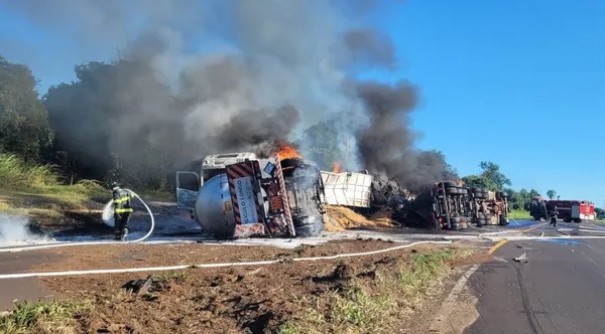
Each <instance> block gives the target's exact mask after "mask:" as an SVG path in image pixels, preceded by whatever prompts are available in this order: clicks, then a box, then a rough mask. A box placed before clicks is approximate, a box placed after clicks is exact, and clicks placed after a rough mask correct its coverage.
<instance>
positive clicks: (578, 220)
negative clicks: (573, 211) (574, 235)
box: [573, 218, 582, 224]
mask: <svg viewBox="0 0 605 334" xmlns="http://www.w3.org/2000/svg"><path fill="white" fill-rule="evenodd" d="M573 222H574V223H578V224H579V223H581V222H582V219H580V218H575V219H574V220H573Z"/></svg>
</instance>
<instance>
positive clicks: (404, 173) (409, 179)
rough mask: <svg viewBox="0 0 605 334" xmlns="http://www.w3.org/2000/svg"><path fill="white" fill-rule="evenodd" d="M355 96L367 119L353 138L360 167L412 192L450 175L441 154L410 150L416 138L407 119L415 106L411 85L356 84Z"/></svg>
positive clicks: (412, 148) (415, 91)
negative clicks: (366, 124) (357, 148)
mask: <svg viewBox="0 0 605 334" xmlns="http://www.w3.org/2000/svg"><path fill="white" fill-rule="evenodd" d="M357 95H358V97H359V98H360V99H361V101H362V102H363V104H364V106H365V111H366V113H367V114H368V117H369V120H370V123H369V125H368V126H367V127H363V128H362V129H361V130H360V131H359V133H358V138H357V140H358V146H359V153H360V158H361V160H362V162H363V164H364V166H366V167H367V168H368V169H370V170H373V171H376V172H379V173H383V174H385V175H386V176H387V177H389V178H391V179H394V180H396V181H397V182H399V183H400V184H401V185H402V186H404V187H406V188H408V189H410V190H412V191H418V190H421V189H422V188H425V187H427V186H428V185H431V184H432V183H434V182H436V181H438V180H442V179H443V178H449V177H451V176H452V175H451V172H450V171H449V169H448V165H447V163H446V162H445V157H444V156H443V154H441V153H440V152H435V151H420V150H417V149H416V148H415V147H414V139H415V137H416V135H415V133H414V132H413V131H412V130H411V128H410V119H409V115H410V113H411V112H412V111H413V110H414V108H415V107H416V104H417V89H416V88H415V87H414V86H412V85H410V84H409V83H407V82H399V83H397V84H396V85H394V86H390V85H386V84H382V83H377V82H361V83H359V84H358V85H357Z"/></svg>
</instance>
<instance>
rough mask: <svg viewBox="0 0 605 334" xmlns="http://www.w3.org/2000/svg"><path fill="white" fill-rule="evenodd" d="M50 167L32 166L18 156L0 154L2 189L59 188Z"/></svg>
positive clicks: (0, 187) (0, 182) (0, 184)
mask: <svg viewBox="0 0 605 334" xmlns="http://www.w3.org/2000/svg"><path fill="white" fill-rule="evenodd" d="M59 185H60V183H59V179H58V177H57V174H56V173H55V172H54V170H53V167H52V166H50V165H31V164H28V163H26V162H25V161H23V160H22V159H21V158H19V157H17V156H16V155H11V154H0V189H7V190H23V189H28V190H37V189H42V188H48V187H52V186H59Z"/></svg>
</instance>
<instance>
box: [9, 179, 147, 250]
mask: <svg viewBox="0 0 605 334" xmlns="http://www.w3.org/2000/svg"><path fill="white" fill-rule="evenodd" d="M126 190H127V191H129V192H131V193H132V194H133V195H134V196H135V197H136V198H137V199H138V200H139V201H140V202H141V203H142V204H143V206H144V207H145V209H146V210H147V212H148V213H149V217H150V219H151V224H150V227H149V231H148V232H147V234H145V235H144V236H142V237H140V238H138V239H136V240H126V241H84V242H62V243H50V244H39V245H32V246H17V247H5V248H0V253H11V252H21V251H29V250H40V249H49V248H58V247H69V246H96V245H114V244H134V243H141V242H143V241H145V240H147V239H148V238H149V237H150V236H151V235H152V234H153V231H154V230H155V218H154V216H153V212H152V211H151V209H150V208H149V206H147V203H145V201H143V199H142V198H141V197H140V196H139V195H138V194H137V193H135V192H134V191H132V190H130V189H126ZM112 201H113V200H112ZM108 204H111V202H109V203H108Z"/></svg>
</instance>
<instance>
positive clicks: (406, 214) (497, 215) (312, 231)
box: [176, 146, 508, 238]
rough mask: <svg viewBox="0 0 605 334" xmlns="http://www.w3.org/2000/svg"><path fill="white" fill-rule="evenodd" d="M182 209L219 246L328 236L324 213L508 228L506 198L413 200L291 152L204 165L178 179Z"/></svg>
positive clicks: (438, 187) (443, 188) (233, 156)
mask: <svg viewBox="0 0 605 334" xmlns="http://www.w3.org/2000/svg"><path fill="white" fill-rule="evenodd" d="M176 179H177V203H178V206H179V208H180V209H186V210H188V211H189V212H190V213H191V216H192V218H193V219H194V220H195V221H196V222H197V223H198V224H200V225H201V226H202V228H203V229H204V230H205V231H208V232H211V233H212V234H214V235H215V236H216V237H217V238H242V237H250V236H275V237H295V236H299V237H309V236H317V235H319V234H320V233H321V232H322V230H323V225H324V214H325V212H326V211H325V209H324V206H325V205H335V206H345V207H349V208H351V209H353V210H356V211H359V212H360V213H365V214H371V213H373V212H376V211H378V210H384V209H387V210H390V211H391V212H392V217H393V218H394V220H396V221H399V222H405V223H406V225H408V226H414V227H421V228H438V229H441V228H443V229H463V228H466V227H468V226H469V225H470V224H474V225H476V226H479V227H480V226H483V225H489V224H500V225H506V224H507V223H508V218H507V213H508V203H507V198H506V194H505V193H504V192H490V191H487V190H486V189H481V188H469V187H466V186H464V185H462V184H457V183H454V182H449V181H444V182H439V183H437V184H435V185H434V186H433V187H432V188H430V189H427V190H426V191H424V192H421V193H419V194H412V193H410V192H409V191H407V190H406V189H405V188H403V187H401V186H400V185H399V184H397V183H396V182H394V181H392V180H388V179H385V178H383V177H381V176H380V175H377V174H371V173H369V172H368V171H367V170H362V171H359V172H351V171H340V170H334V171H331V172H329V171H320V170H319V169H318V168H317V167H316V166H315V165H313V164H311V163H308V162H306V161H305V160H304V159H302V157H301V156H300V155H299V154H298V153H297V152H296V150H295V149H294V148H291V147H289V146H283V147H281V148H280V150H279V151H278V152H277V153H276V154H274V155H273V156H271V157H269V158H262V159H259V158H258V157H257V155H256V154H255V153H250V152H243V153H230V154H217V155H209V156H207V157H205V158H204V159H203V161H202V164H201V173H199V174H198V173H195V172H190V171H187V172H177V178H176Z"/></svg>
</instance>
